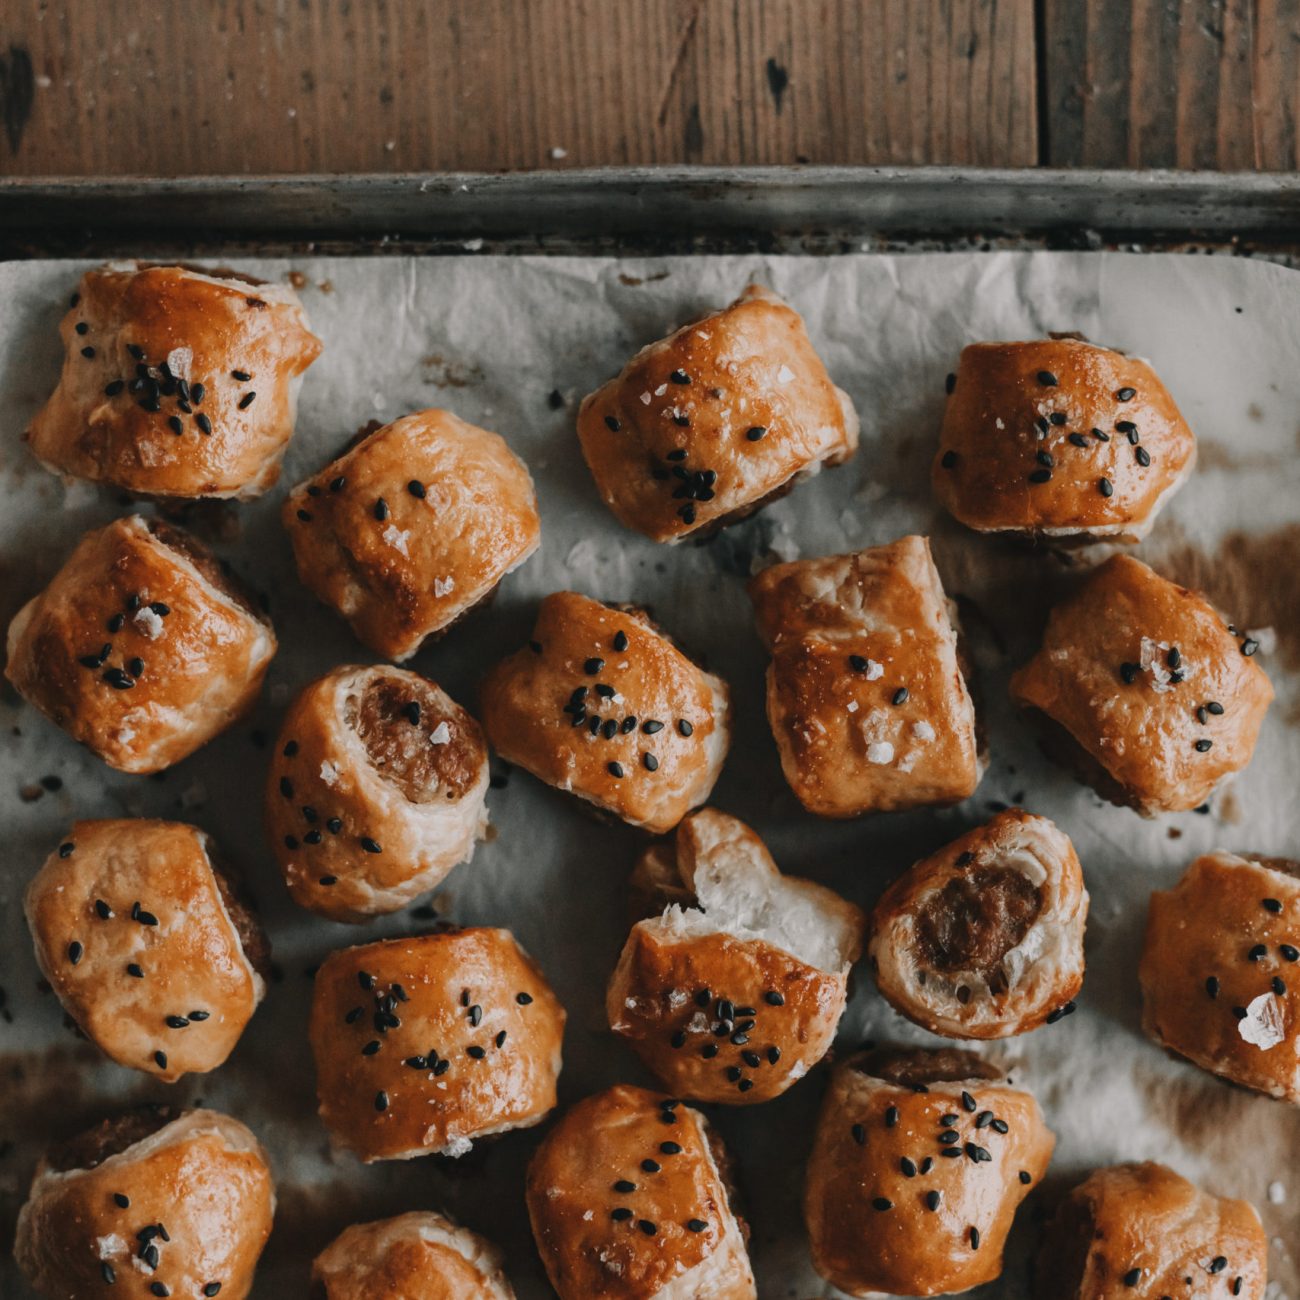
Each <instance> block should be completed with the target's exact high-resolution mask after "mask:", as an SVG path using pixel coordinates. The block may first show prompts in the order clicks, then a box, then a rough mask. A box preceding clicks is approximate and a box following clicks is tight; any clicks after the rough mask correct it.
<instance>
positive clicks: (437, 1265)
mask: <svg viewBox="0 0 1300 1300" xmlns="http://www.w3.org/2000/svg"><path fill="white" fill-rule="evenodd" d="M311 1280H312V1291H311V1300H377V1298H378V1297H382V1296H387V1297H400V1300H514V1295H515V1293H514V1291H512V1290H511V1288H510V1283H509V1282H508V1281H506V1275H505V1273H504V1272H503V1271H502V1267H501V1252H500V1251H498V1250H497V1248H496V1247H495V1246H493V1245H491V1244H490V1243H489V1242H487V1241H484V1239H483V1238H482V1237H480V1236H479V1235H478V1234H477V1233H474V1232H471V1231H470V1230H469V1229H468V1228H462V1227H460V1226H459V1225H458V1224H455V1223H453V1222H452V1221H451V1220H450V1219H446V1218H444V1217H443V1216H442V1215H441V1214H433V1213H427V1212H426V1213H412V1214H399V1215H398V1216H397V1217H396V1218H394V1219H381V1220H380V1221H379V1222H378V1223H355V1224H353V1225H352V1227H350V1228H347V1229H345V1230H344V1231H343V1232H341V1233H340V1234H339V1235H338V1236H337V1237H335V1238H334V1240H333V1241H332V1242H330V1244H329V1245H328V1246H327V1247H326V1248H325V1249H324V1250H323V1251H321V1253H320V1254H319V1255H317V1256H316V1259H315V1262H314V1263H313V1264H312V1270H311Z"/></svg>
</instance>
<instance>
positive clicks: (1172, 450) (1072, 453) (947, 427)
mask: <svg viewBox="0 0 1300 1300" xmlns="http://www.w3.org/2000/svg"><path fill="white" fill-rule="evenodd" d="M948 385H949V387H948V393H949V396H948V405H947V408H946V410H945V411H944V416H943V428H942V431H941V432H940V434H939V450H938V452H937V453H936V455H935V458H934V467H933V469H932V471H931V479H932V482H933V484H934V494H935V496H936V497H937V498H938V500H939V502H940V504H941V505H942V506H943V507H944V508H945V509H946V510H948V511H949V512H950V513H951V514H952V515H953V517H954V518H956V519H958V520H960V521H961V522H962V523H963V524H965V525H966V526H967V527H968V528H974V529H975V530H976V531H977V532H981V533H1008V534H1014V535H1017V536H1021V537H1027V538H1050V539H1051V540H1053V541H1054V542H1058V543H1062V544H1070V543H1075V544H1079V543H1084V542H1090V541H1097V540H1101V539H1106V540H1109V541H1123V542H1136V541H1139V540H1141V538H1143V537H1145V536H1146V535H1147V533H1148V532H1149V531H1150V530H1151V525H1152V523H1153V522H1154V520H1155V517H1156V515H1157V514H1159V512H1160V508H1161V507H1162V506H1163V505H1164V503H1165V502H1166V500H1168V498H1169V497H1171V496H1172V495H1173V494H1174V492H1176V491H1177V490H1178V488H1179V486H1180V485H1181V484H1182V482H1183V480H1184V479H1185V478H1187V476H1188V475H1189V474H1190V473H1191V472H1192V467H1193V465H1194V464H1195V463H1196V439H1195V438H1194V437H1193V436H1192V431H1191V430H1190V429H1189V428H1188V427H1187V423H1186V421H1185V420H1184V419H1183V417H1182V416H1181V415H1180V414H1179V411H1178V408H1177V407H1176V406H1175V405H1174V400H1173V398H1172V397H1170V396H1169V394H1168V393H1167V392H1166V391H1165V387H1164V385H1163V384H1162V383H1161V382H1160V380H1159V379H1157V378H1156V374H1155V371H1154V370H1152V369H1151V367H1150V366H1149V365H1148V364H1147V363H1146V362H1145V361H1142V360H1139V359H1138V358H1136V357H1130V356H1126V355H1125V354H1124V353H1123V352H1116V351H1115V350H1113V349H1112V348H1103V347H1098V346H1097V345H1096V344H1095V343H1088V342H1086V341H1085V340H1083V339H1078V338H1050V339H1036V340H1034V341H1033V342H1029V343H974V344H972V345H971V346H970V347H968V348H966V349H964V350H963V352H962V354H961V361H960V362H959V363H958V366H957V373H956V374H955V375H952V376H949V379H948Z"/></svg>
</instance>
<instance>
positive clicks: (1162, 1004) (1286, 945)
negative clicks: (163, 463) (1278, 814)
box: [1138, 852, 1300, 1104]
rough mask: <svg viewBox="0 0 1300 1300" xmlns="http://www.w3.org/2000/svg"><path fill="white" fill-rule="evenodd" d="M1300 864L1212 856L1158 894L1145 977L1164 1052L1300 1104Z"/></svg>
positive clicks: (1147, 1015) (1148, 1016)
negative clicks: (1173, 1053) (1176, 1054)
mask: <svg viewBox="0 0 1300 1300" xmlns="http://www.w3.org/2000/svg"><path fill="white" fill-rule="evenodd" d="M1296 945H1300V863H1296V862H1291V861H1287V860H1285V859H1281V858H1258V857H1245V856H1239V855H1237V854H1234V853H1223V852H1219V853H1208V854H1206V855H1205V856H1204V857H1201V858H1197V859H1196V861H1195V862H1193V863H1192V865H1191V866H1190V867H1188V869H1187V871H1186V873H1185V874H1184V875H1183V877H1182V879H1181V880H1180V881H1179V882H1178V883H1177V884H1176V885H1175V886H1174V887H1173V888H1172V889H1166V890H1157V891H1156V892H1155V893H1154V894H1152V895H1151V904H1150V909H1149V910H1148V912H1147V929H1146V940H1145V943H1144V944H1143V948H1142V960H1141V963H1140V965H1139V967H1138V979H1139V981H1140V982H1141V985H1142V1027H1143V1029H1144V1030H1145V1031H1146V1033H1147V1034H1148V1036H1149V1037H1150V1038H1152V1039H1153V1040H1154V1041H1155V1042H1157V1043H1159V1044H1160V1046H1161V1047H1165V1048H1168V1049H1169V1050H1170V1051H1173V1052H1177V1053H1178V1055H1179V1056H1184V1057H1186V1058H1187V1059H1188V1060H1189V1061H1191V1062H1192V1063H1193V1064H1195V1065H1199V1066H1200V1067H1201V1068H1202V1069H1203V1070H1208V1071H1209V1072H1210V1073H1211V1074H1217V1075H1219V1076H1220V1077H1221V1078H1224V1079H1230V1080H1231V1081H1232V1082H1233V1083H1238V1084H1240V1085H1241V1086H1242V1087H1243V1088H1252V1089H1254V1090H1255V1091H1256V1092H1263V1093H1267V1094H1268V1095H1269V1096H1271V1097H1279V1098H1281V1099H1282V1100H1283V1101H1289V1102H1291V1103H1292V1104H1300V966H1297V965H1296V962H1297V961H1300V947H1297V946H1296Z"/></svg>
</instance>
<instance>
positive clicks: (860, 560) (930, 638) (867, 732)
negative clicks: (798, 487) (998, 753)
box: [749, 537, 983, 817]
mask: <svg viewBox="0 0 1300 1300" xmlns="http://www.w3.org/2000/svg"><path fill="white" fill-rule="evenodd" d="M749 591H750V597H751V599H752V600H753V602H754V613H755V616H756V618H757V620H758V631H759V635H760V636H761V637H762V638H763V642H764V644H765V645H766V646H767V647H768V649H769V650H771V652H772V662H771V664H770V665H769V667H768V670H767V717H768V721H769V722H770V723H771V726H772V734H773V735H774V736H775V737H776V745H777V749H778V750H779V751H780V754H781V767H782V769H783V770H784V772H785V779H786V780H787V781H788V782H789V783H790V788H791V789H792V790H793V791H794V792H795V794H796V795H797V796H798V798H799V802H800V803H802V804H803V806H804V807H805V808H807V809H808V811H809V812H813V813H818V814H819V815H820V816H823V817H854V816H857V815H858V814H859V813H866V812H888V811H891V810H893V809H897V808H915V807H918V806H921V805H926V804H950V803H957V802H959V801H960V800H962V799H965V798H967V797H968V796H969V795H970V794H972V793H973V792H974V790H975V787H976V786H977V785H978V784H979V779H980V776H981V774H982V771H983V759H982V756H981V754H980V752H979V750H980V746H979V744H978V742H977V738H976V731H975V706H974V704H973V703H972V702H971V697H970V692H969V691H968V690H967V689H966V681H965V678H964V676H963V667H964V666H963V662H962V655H961V651H960V649H959V646H958V637H957V630H956V627H955V625H954V616H955V611H954V610H953V608H952V606H951V604H950V603H949V601H948V600H947V599H946V597H945V596H944V592H943V585H942V583H941V582H940V581H939V573H938V571H937V570H936V569H935V567H934V561H933V560H932V559H931V558H930V543H929V542H928V541H927V540H926V539H925V538H924V537H903V538H900V539H899V540H898V541H896V542H891V543H890V544H889V545H887V546H876V547H872V548H871V549H869V550H865V551H858V552H857V553H856V554H853V555H830V556H826V557H824V558H822V559H815V560H796V561H793V562H791V563H789V564H776V565H773V566H772V567H771V568H770V569H765V570H764V571H763V572H762V573H760V574H758V575H757V576H756V577H755V578H754V579H753V580H752V581H751V582H750V587H749Z"/></svg>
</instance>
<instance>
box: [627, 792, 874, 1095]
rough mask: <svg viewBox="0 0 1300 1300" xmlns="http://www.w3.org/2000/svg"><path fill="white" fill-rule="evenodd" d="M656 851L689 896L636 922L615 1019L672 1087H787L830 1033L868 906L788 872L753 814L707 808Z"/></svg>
mask: <svg viewBox="0 0 1300 1300" xmlns="http://www.w3.org/2000/svg"><path fill="white" fill-rule="evenodd" d="M649 852H650V853H653V854H655V855H656V856H657V857H659V859H660V860H661V861H662V864H663V866H664V867H665V868H667V869H669V870H670V871H671V873H672V877H673V878H675V880H676V882H677V883H678V884H679V885H680V886H683V887H684V888H685V889H686V890H688V891H689V899H688V900H687V901H684V902H682V903H671V904H666V905H661V907H660V909H659V910H660V914H658V915H656V916H654V917H653V918H651V919H649V920H644V921H640V922H639V923H638V924H637V925H635V926H634V927H633V929H632V933H631V935H630V936H629V937H628V941H627V943H626V945H625V946H624V948H623V955H622V957H621V958H620V959H619V963H618V968H617V969H616V970H615V971H614V977H613V979H612V980H611V981H610V984H609V989H608V992H607V994H606V998H605V1006H606V1011H607V1013H608V1015H609V1023H610V1028H611V1029H613V1030H614V1032H615V1033H616V1034H621V1035H623V1036H624V1037H625V1038H626V1039H628V1041H629V1042H630V1043H631V1045H632V1047H633V1049H634V1050H635V1051H636V1053H637V1055H638V1056H640V1057H641V1059H642V1060H643V1061H644V1062H645V1063H646V1065H647V1066H648V1067H649V1068H650V1069H651V1070H653V1071H654V1073H655V1074H656V1075H657V1076H658V1077H659V1079H660V1080H661V1081H662V1082H663V1085H664V1087H666V1088H667V1089H669V1090H670V1091H671V1092H672V1093H674V1094H675V1095H677V1096H682V1097H690V1098H692V1099H693V1100H697V1101H721V1102H733V1103H752V1102H758V1101H769V1100H770V1099H771V1098H773V1097H778V1096H780V1095H781V1093H783V1092H784V1091H785V1090H786V1089H787V1088H789V1087H790V1085H791V1084H793V1083H795V1082H796V1081H797V1080H798V1079H801V1078H802V1077H803V1076H804V1075H805V1074H807V1072H808V1070H809V1069H810V1068H811V1067H812V1066H814V1065H816V1064H817V1062H818V1061H819V1060H821V1058H822V1057H823V1056H824V1055H825V1054H826V1051H827V1049H828V1048H829V1047H830V1045H831V1040H832V1039H833V1038H834V1037H835V1028H836V1026H837V1025H838V1024H839V1020H840V1016H841V1014H842V1013H843V1011H844V1002H845V998H846V995H847V991H848V981H849V967H851V966H852V965H853V963H854V962H855V961H856V960H857V959H858V956H859V955H860V953H861V951H862V931H863V928H864V918H863V916H862V913H861V912H860V911H859V910H858V909H857V908H856V907H854V906H853V904H852V903H848V902H846V901H845V900H844V899H842V898H841V897H840V896H839V895H838V894H836V893H834V892H833V891H832V890H829V889H827V888H825V887H824V886H822V885H815V884H813V882H812V881H810V880H796V879H794V878H793V877H785V876H782V875H781V873H780V872H779V871H778V870H777V866H776V863H775V862H773V861H772V856H771V854H770V853H768V851H767V846H766V845H765V844H764V843H763V841H762V840H761V839H759V837H758V836H757V835H755V834H754V832H753V831H752V830H750V828H749V827H748V826H746V825H745V824H744V822H741V821H738V820H737V819H736V818H734V817H728V816H727V815H726V814H725V813H720V812H716V811H714V810H713V809H710V808H705V809H703V810H701V811H700V812H697V813H692V814H691V815H690V816H689V817H687V818H686V819H685V820H684V821H683V822H682V823H681V825H680V826H678V827H677V833H676V835H675V837H674V839H673V841H672V842H671V843H670V844H667V845H657V846H655V847H654V848H653V849H651V850H649ZM665 906H666V910H664V909H665Z"/></svg>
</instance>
